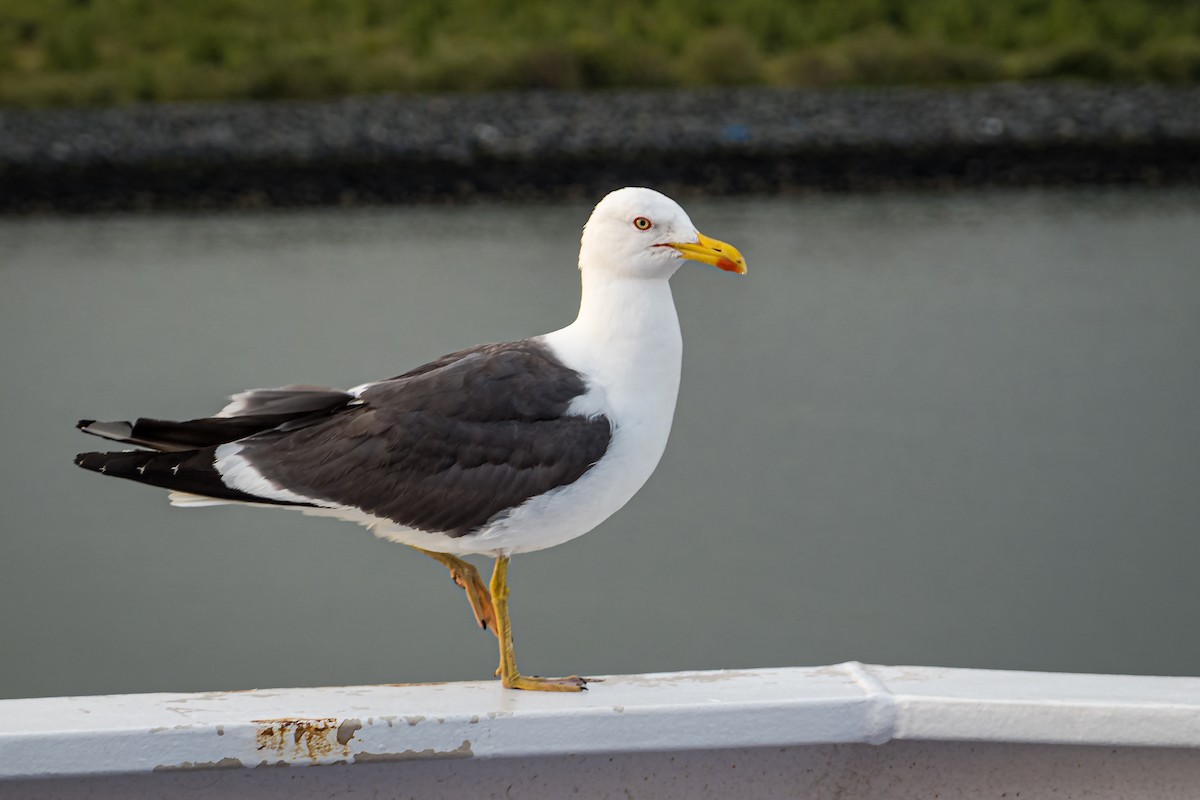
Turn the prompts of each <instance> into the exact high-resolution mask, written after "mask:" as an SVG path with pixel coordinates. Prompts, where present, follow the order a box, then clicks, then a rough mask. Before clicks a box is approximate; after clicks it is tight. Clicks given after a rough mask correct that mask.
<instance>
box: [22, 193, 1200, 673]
mask: <svg viewBox="0 0 1200 800" xmlns="http://www.w3.org/2000/svg"><path fill="white" fill-rule="evenodd" d="M686 205H687V207H688V209H689V211H690V213H691V216H692V218H693V220H694V221H695V222H696V223H697V225H698V226H699V227H700V229H701V230H702V231H704V232H706V233H708V234H710V235H712V236H716V237H718V238H722V239H725V240H727V241H730V242H732V243H734V244H736V245H738V246H739V247H741V248H742V250H743V252H744V253H745V254H746V256H747V258H748V260H749V264H750V275H749V276H748V277H747V278H745V279H739V278H736V277H735V276H731V275H727V274H724V273H720V272H718V271H716V270H713V269H710V268H705V267H702V266H699V265H692V266H688V267H685V268H684V269H683V270H681V272H680V274H678V275H677V276H676V277H675V279H674V281H673V283H674V287H675V295H676V302H677V304H678V306H679V314H680V318H681V320H682V323H683V327H684V341H685V364H684V374H683V386H682V390H681V395H680V402H679V408H678V411H677V414H676V421H675V428H674V431H673V434H672V439H671V443H670V445H669V447H668V450H667V454H666V456H665V457H664V459H663V462H662V464H661V465H660V466H659V469H658V472H657V473H656V474H655V475H654V477H653V478H652V479H651V481H650V482H649V484H648V485H647V486H646V487H645V489H644V490H643V491H642V492H641V493H640V494H639V495H638V496H637V497H636V498H635V499H634V500H633V501H632V502H631V503H630V504H629V505H628V506H627V507H626V508H625V509H624V510H622V511H621V512H620V513H618V514H617V515H616V516H614V517H613V518H612V519H611V520H609V521H608V522H607V523H605V524H604V525H603V526H601V527H600V528H599V529H597V530H596V531H594V532H592V533H590V534H588V535H587V536H585V537H583V538H582V539H578V540H576V541H574V542H571V543H569V544H567V545H564V546H562V547H559V548H555V549H552V550H548V551H543V552H540V553H534V554H530V555H526V556H521V557H518V558H517V559H516V560H515V562H514V564H513V568H512V572H511V579H512V586H513V598H512V606H513V619H514V626H515V630H516V634H517V639H518V642H517V655H518V659H519V661H520V663H521V665H522V666H523V668H524V669H525V670H527V671H529V672H532V673H538V674H564V673H571V672H578V673H581V674H593V675H596V674H605V673H619V672H645V671H659V670H676V669H705V668H721V667H760V666H772V665H795V664H819V663H829V662H837V661H843V660H847V659H858V660H862V661H869V662H880V663H901V664H903V663H910V664H935V665H946V666H969V667H992V668H1012V669H1037V670H1068V671H1089V672H1130V673H1162V674H1192V675H1195V674H1200V636H1198V635H1197V622H1196V620H1197V618H1198V616H1200V580H1198V579H1197V572H1198V565H1200V415H1198V414H1197V405H1198V398H1200V256H1197V253H1198V252H1200V192H1197V191H1194V190H1186V191H1169V192H1168V191H1162V192H1149V191H1104V192H1040V191H1033V192H1003V193H968V194H947V195H929V194H925V195H909V194H892V195H879V196H868V197H863V196H835V197H827V196H813V197H806V198H792V199H727V200H719V201H718V200H706V201H693V202H688V203H686ZM588 211H589V209H588V207H587V206H586V205H583V204H571V205H560V206H547V205H527V206H520V205H506V206H473V207H456V208H388V209H355V210H324V211H301V212H286V213H252V214H234V213H222V214H212V215H204V216H195V215H193V216H132V215H131V216H110V217H77V218H41V219H12V218H10V219H5V220H0V289H2V292H0V341H2V342H3V345H2V348H0V367H2V369H3V384H2V385H3V395H2V398H0V420H2V423H0V424H2V425H3V439H2V441H3V444H4V453H3V460H2V461H0V463H2V465H3V466H2V469H3V480H2V481H0V508H2V509H3V511H2V515H0V607H2V608H3V613H2V614H0V642H2V643H3V646H2V648H0V696H32V695H59V694H86V693H107V692H129V691H162V690H171V691H175V690H203V689H236V688H250V687H270V686H296V685H327V684H360V683H377V682H408V681H429V680H459V679H477V678H486V677H489V676H490V675H491V670H492V669H493V668H494V666H495V660H496V658H495V644H494V640H493V639H492V637H491V634H488V633H484V632H481V631H479V630H477V629H475V628H473V624H472V620H471V616H470V611H469V609H468V607H467V604H466V602H465V600H464V599H463V597H462V593H461V591H459V590H458V589H457V588H455V587H454V586H453V585H452V584H451V583H450V580H449V578H448V576H447V574H446V573H445V571H444V570H443V569H442V568H441V567H440V566H439V565H437V564H435V563H434V562H433V561H431V560H429V559H427V558H425V557H424V556H421V555H420V554H418V553H416V552H413V551H411V550H409V549H407V548H404V547H401V546H398V545H395V544H389V543H386V542H382V541H378V540H375V539H374V538H372V537H371V536H370V535H369V534H368V533H366V532H365V531H363V530H362V529H360V528H358V527H357V526H354V525H350V524H347V523H340V522H336V521H332V520H327V519H314V518H308V517H304V516H302V515H300V514H296V513H291V512H285V511H277V510H261V509H246V508H213V509H175V508H171V507H169V506H168V505H167V503H166V498H165V497H164V495H163V493H162V492H160V491H158V490H154V489H150V488H147V487H142V486H137V485H134V484H132V483H128V482H123V481H115V480H108V479H104V478H103V477H101V476H98V475H95V474H91V473H85V472H83V471H82V470H79V469H77V468H75V467H74V466H73V465H72V463H71V459H72V456H73V455H74V454H75V453H76V452H78V451H80V450H86V449H93V448H94V447H95V446H96V445H98V444H101V443H99V441H98V440H94V439H90V438H88V437H84V436H83V435H81V434H79V433H78V432H76V431H75V430H74V429H73V425H74V422H75V421H76V420H77V419H79V418H81V417H94V418H99V419H125V418H130V417H132V416H139V415H140V416H158V417H168V418H172V417H175V418H180V417H184V418H186V417H195V416H203V415H206V414H208V413H210V412H212V411H215V410H216V409H217V408H219V407H220V406H221V405H222V404H223V402H224V397H225V396H226V395H228V394H229V393H231V392H234V391H238V390H241V389H245V388H249V387H254V386H275V385H280V384H286V383H316V384H329V385H334V386H351V385H354V384H357V383H361V382H363V381H366V380H370V379H374V378H380V377H385V376H389V375H394V374H396V373H398V372H400V371H403V370H405V369H407V368H410V367H413V366H415V365H417V364H420V363H422V362H423V361H425V360H428V359H430V358H433V357H436V356H438V355H441V354H442V353H446V352H449V351H452V350H454V349H457V348H459V347H463V346H466V345H470V344H474V343H476V342H481V341H494V340H503V339H510V338H519V337H522V336H526V335H530V334H534V333H540V332H544V331H547V330H551V329H553V328H556V327H559V326H561V325H563V324H566V323H567V322H569V321H570V319H571V318H572V317H573V315H574V309H575V306H576V303H577V292H578V283H577V275H576V273H575V271H574V259H575V252H576V248H577V242H578V231H579V228H580V227H581V225H582V224H583V222H584V220H585V219H586V217H587V214H588ZM479 563H480V565H481V567H486V566H487V562H486V560H485V559H483V560H480V561H479Z"/></svg>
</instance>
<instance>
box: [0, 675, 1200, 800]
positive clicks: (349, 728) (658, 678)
mask: <svg viewBox="0 0 1200 800" xmlns="http://www.w3.org/2000/svg"><path fill="white" fill-rule="evenodd" d="M904 740H909V742H910V744H908V745H906V746H905V747H904V748H897V747H896V745H897V744H898V743H900V742H903V741H904ZM889 742H890V743H892V744H889V745H888V748H883V749H884V750H888V749H889V748H890V752H896V751H897V750H898V749H899V750H900V751H905V752H909V751H911V752H915V751H914V750H913V748H917V750H920V748H926V751H928V748H929V747H934V748H943V750H944V748H945V747H946V746H948V745H946V744H945V743H960V744H959V745H957V746H959V747H966V745H963V744H961V743H979V744H981V745H982V744H988V745H989V746H999V747H1000V751H1002V752H1009V751H1011V749H1012V748H1011V745H1012V744H1014V743H1019V744H1023V745H1025V746H1028V745H1093V746H1099V745H1103V746H1106V747H1108V748H1130V752H1134V751H1133V750H1132V748H1144V747H1153V748H1189V750H1185V751H1175V750H1172V751H1166V750H1164V751H1161V752H1163V753H1164V754H1166V753H1175V752H1182V753H1185V754H1188V755H1187V758H1188V759H1189V760H1187V761H1184V762H1179V764H1177V765H1176V766H1175V767H1172V769H1177V768H1184V767H1180V766H1179V765H1180V764H1191V765H1192V767H1195V768H1196V772H1195V778H1196V780H1197V781H1200V678H1182V677H1140V676H1118V675H1070V674H1060V673H1033V672H1003V671H988V670H963V669H945V668H936V667H881V666H868V665H863V664H858V663H856V662H850V663H846V664H840V665H835V666H828V667H808V668H786V669H761V670H747V671H724V672H689V673H672V674H659V675H627V676H616V677H610V678H606V679H605V681H604V682H603V683H597V684H594V685H593V687H592V689H591V690H590V691H588V692H585V693H582V694H578V695H563V694H540V693H524V692H514V691H507V690H504V689H502V688H500V686H499V685H498V684H497V683H495V682H490V681H489V682H472V683H456V684H426V685H397V686H360V687H337V688H322V689H277V690H257V691H249V692H209V693H203V694H144V695H115V696H103V697H58V698H41V699H28V700H4V701H0V796H2V795H3V793H4V791H5V789H6V787H8V788H9V789H14V790H15V788H16V787H17V786H22V787H26V788H27V787H29V786H39V785H40V786H43V787H45V788H49V787H50V786H51V785H61V786H65V785H66V784H60V783H57V782H53V781H51V782H46V781H34V782H33V783H28V782H27V781H26V780H23V779H31V778H44V779H45V778H60V779H61V778H76V779H78V778H81V777H83V776H98V775H113V776H125V777H122V778H120V781H123V783H121V784H120V785H121V786H122V787H124V788H122V789H121V790H120V792H116V793H115V794H114V795H112V796H120V794H122V793H123V794H125V795H128V794H129V792H130V791H131V789H130V788H129V787H130V786H136V785H139V784H137V780H136V776H139V775H141V776H143V777H148V776H152V775H154V774H155V773H159V774H160V777H161V773H163V772H171V773H172V774H173V775H177V774H178V772H181V771H182V772H195V771H206V770H212V769H228V770H233V771H237V772H249V770H241V769H240V768H250V767H261V766H278V765H284V766H304V765H314V764H326V765H327V764H348V765H364V764H374V765H379V764H392V765H393V766H395V767H396V768H399V767H398V766H396V765H400V764H401V763H403V764H404V767H403V768H404V769H405V770H406V771H407V772H408V773H411V772H412V770H414V769H416V767H414V762H427V763H430V764H432V763H433V762H438V761H440V760H445V761H446V762H447V763H449V762H450V761H454V762H457V763H459V764H462V763H464V762H466V761H470V762H471V763H472V764H473V766H471V767H469V768H466V767H462V768H457V767H456V768H455V770H457V771H456V772H454V774H457V775H476V774H481V775H486V774H490V773H496V774H500V773H504V772H505V771H510V770H512V769H515V767H514V766H513V765H514V764H515V763H517V762H516V761H513V759H516V760H518V761H520V762H521V763H528V762H537V763H541V764H543V765H546V764H551V763H557V764H559V765H560V768H561V767H562V765H564V764H568V763H571V764H579V763H583V762H586V761H588V760H589V759H590V760H591V763H594V764H600V763H623V764H627V765H628V764H630V763H643V762H644V763H657V761H661V760H662V759H664V758H667V757H668V754H669V757H670V758H672V759H676V758H678V759H681V761H680V763H684V762H685V761H686V762H688V763H692V764H694V767H693V770H692V772H693V773H695V774H699V772H702V771H703V769H701V768H702V767H703V766H704V765H706V764H708V765H711V764H715V763H719V762H720V761H721V760H722V759H727V758H730V757H734V754H741V755H737V756H736V757H737V758H739V759H741V760H742V762H743V763H750V762H755V763H758V762H763V763H764V764H765V763H767V762H771V759H772V758H773V757H772V756H769V755H768V754H769V753H771V752H774V753H791V754H793V755H791V756H789V757H788V759H787V763H788V764H792V765H793V766H792V767H791V768H798V767H797V766H796V765H798V764H801V763H808V761H807V760H809V759H811V757H812V754H813V753H817V752H828V753H843V755H844V753H845V752H850V751H845V746H849V745H867V744H870V745H879V744H884V743H889ZM920 743H925V744H920ZM831 747H832V748H833V750H830V748H831ZM1005 747H1008V748H1009V750H1004V748H1005ZM814 748H815V749H814ZM839 748H841V749H839ZM992 749H993V750H995V747H993V748H992ZM1052 749H1053V748H1052ZM1060 749H1061V748H1060ZM1084 749H1086V748H1084ZM1084 749H1080V750H1079V752H1083V750H1084ZM851 751H853V752H858V749H857V748H853V747H852V748H851ZM963 752H967V751H966V750H964V751H963ZM970 752H975V750H974V748H971V750H970ZM1096 752H1101V751H1099V749H1096ZM1103 752H1112V751H1111V750H1106V751H1103ZM1138 752H1151V753H1152V752H1154V751H1138ZM799 753H808V755H807V756H801V755H798V754H799ZM780 757H782V756H780ZM846 757H847V758H848V757H849V756H846ZM1081 757H1082V756H1081ZM830 758H833V756H830ZM839 758H840V756H839ZM856 758H860V756H856ZM1110 758H1111V756H1110ZM1158 758H1162V759H1168V760H1169V759H1170V758H1173V756H1171V757H1169V756H1167V755H1163V756H1159V757H1158ZM581 759H582V760H583V762H581V761H580V760H581ZM607 759H613V761H611V762H610V761H608V760H607ZM639 759H640V761H639ZM713 759H717V761H713ZM764 759H766V761H764ZM834 760H835V761H836V760H837V759H834ZM483 762H489V763H491V762H495V763H493V765H492V766H491V767H487V766H481V764H482V763H483ZM501 762H503V763H501ZM826 762H827V763H833V762H831V761H829V759H826ZM664 763H665V762H664ZM672 763H673V762H672ZM765 768H766V767H764V769H765ZM805 768H806V769H811V766H810V767H805ZM442 769H443V768H442V767H433V766H429V767H424V768H421V770H420V771H422V774H426V773H428V774H434V772H437V771H438V770H442ZM778 769H784V767H776V766H772V767H771V768H770V770H776V771H777V770H778ZM789 769H790V768H789ZM1185 769H1186V768H1185ZM479 770H484V772H483V773H479ZM431 771H432V772H431ZM489 771H490V772H489ZM551 771H553V770H551ZM1169 771H1170V770H1168V772H1169ZM259 772H262V771H261V770H260V771H259ZM268 772H278V773H281V774H289V773H290V774H291V779H292V780H293V781H294V779H295V773H292V771H291V770H272V771H268ZM303 772H304V773H308V772H309V771H308V770H304V771H303ZM316 772H323V771H321V770H318V771H316ZM355 772H356V770H354V769H350V770H348V771H347V773H342V772H341V771H339V772H338V773H337V774H339V775H342V774H349V773H355ZM785 773H786V770H785V772H782V773H779V774H780V775H784V774H785ZM208 774H210V775H211V774H212V773H208ZM369 774H370V775H374V774H376V773H374V772H371V771H370V770H367V771H364V772H362V776H363V779H364V780H366V779H367V776H368V775H369ZM406 774H407V773H406ZM547 774H548V773H547ZM1158 774H1167V773H1163V772H1161V770H1160V771H1159V773H1158ZM1189 774H1190V773H1189ZM710 777H711V776H710ZM793 777H794V778H795V779H796V780H799V776H793ZM93 780H94V779H93ZM181 780H182V779H181ZM239 780H240V779H239ZM263 780H268V779H265V778H264V779H263ZM306 780H314V781H327V780H332V778H321V779H317V778H315V777H313V778H311V779H306ZM439 780H443V779H441V778H439ZM6 781H8V782H7V783H6ZM16 781H20V783H16ZM130 781H132V783H130ZM255 781H257V782H258V783H261V781H258V779H255ZM177 783H178V782H177ZM258 783H256V784H255V785H258ZM268 783H270V781H269V780H268ZM367 783H370V781H367ZM80 785H83V784H80ZM88 785H94V784H88ZM114 785H115V784H114ZM149 785H150V784H148V783H147V784H146V788H147V789H148V788H149ZM155 785H156V787H157V788H156V791H164V785H163V784H161V783H159V784H155ZM175 785H176V784H172V786H175ZM239 785H243V786H246V787H249V786H250V783H246V782H243V783H241V784H239ZM266 785H267V784H262V787H265V786H266ZM683 785H684V784H680V786H683ZM706 785H708V784H706ZM293 786H295V784H294V783H293ZM262 787H260V788H262ZM177 788H182V787H181V785H180V786H177ZM226 788H229V787H226ZM262 790H263V791H265V789H262ZM22 791H25V789H23V790H22ZM114 792H115V790H114ZM254 794H255V795H256V796H258V795H261V794H262V791H259V790H255V792H254ZM14 796H16V795H14ZM47 796H58V795H47ZM63 796H67V795H66V794H64V795H63ZM847 796H853V795H847ZM862 796H869V795H867V794H864V795H862ZM1067 796H1070V795H1067ZM1197 796H1200V784H1198V785H1197Z"/></svg>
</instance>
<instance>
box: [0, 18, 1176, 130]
mask: <svg viewBox="0 0 1200 800" xmlns="http://www.w3.org/2000/svg"><path fill="white" fill-rule="evenodd" d="M1029 78H1077V79H1086V80H1095V81H1159V82H1168V83H1198V82H1200V2H1196V1H1195V0H794V1H793V2H786V1H785V0H737V2H733V1H732V0H641V2H632V1H631V0H615V1H614V2H609V3H607V4H593V5H590V6H588V7H586V8H585V7H584V4H574V3H549V2H541V3H535V2H521V1H520V0H507V2H506V1H504V0H497V1H496V2H492V0H409V2H401V1H399V0H3V2H2V3H0V105H7V106H47V105H108V104H115V103H129V102H136V101H151V100H207V99H233V98H317V97H334V96H341V95H347V94H360V93H370V92H397V91H398V92H412V91H481V90H492V89H515V88H609V87H623V86H713V85H734V84H770V85H781V86H844V85H881V84H956V83H970V82H981V81H993V80H1022V79H1029Z"/></svg>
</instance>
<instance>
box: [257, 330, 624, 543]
mask: <svg viewBox="0 0 1200 800" xmlns="http://www.w3.org/2000/svg"><path fill="white" fill-rule="evenodd" d="M586 390H587V386H586V384H585V382H584V380H583V378H582V376H580V375H579V373H577V372H575V371H574V370H571V369H569V368H567V367H566V366H564V365H563V364H562V363H561V362H559V361H558V360H557V359H556V358H555V357H554V355H553V354H552V353H551V352H550V351H549V350H548V349H547V348H546V347H545V346H544V345H542V344H541V343H539V342H536V341H530V340H526V341H521V342H512V343H505V344H493V345H483V346H481V347H474V348H471V349H469V350H463V351H460V352H458V353H453V354H451V355H449V356H445V357H443V358H441V359H438V360H437V361H434V362H431V363H430V364H427V365H425V366H423V367H420V368H418V369H416V370H413V371H411V372H408V373H405V374H404V375H401V376H399V377H397V378H393V379H391V380H387V381H382V382H380V383H376V384H373V385H371V386H370V387H368V388H367V389H366V390H364V391H363V392H362V393H361V394H360V396H359V398H360V400H361V403H359V404H352V405H350V406H348V407H346V408H345V409H343V410H341V411H338V412H336V413H334V414H333V415H331V416H328V417H325V418H322V419H317V420H313V419H312V418H308V419H306V420H305V422H306V423H307V424H306V425H305V426H304V427H301V428H299V429H296V430H277V431H268V432H265V433H261V434H257V435H255V436H252V437H250V438H248V439H245V440H243V442H242V451H241V454H242V455H243V456H244V457H245V458H246V459H247V460H248V461H249V462H250V464H251V465H253V466H254V467H255V469H257V470H258V471H259V472H260V473H261V474H262V475H263V476H264V477H265V478H267V479H268V480H269V481H271V482H272V483H274V484H276V485H277V486H281V487H285V488H287V489H289V490H290V491H293V492H296V493H297V494H300V495H303V496H305V497H311V498H316V499H319V500H323V501H329V502H333V503H338V504H341V505H347V506H353V507H357V508H360V509H362V510H363V511H366V512H368V513H370V514H374V515H376V516H379V517H384V518H386V519H390V520H392V521H394V522H396V523H399V524H401V525H405V526H408V527H413V528H419V529H421V530H427V531H440V532H444V533H447V534H450V535H452V536H463V535H465V534H468V533H470V532H472V531H474V530H477V529H478V528H479V527H480V526H481V525H483V524H484V523H485V522H487V521H488V520H489V519H491V518H493V517H494V516H496V515H497V514H500V513H503V512H504V511H506V510H508V509H511V508H515V507H516V506H519V505H521V504H522V503H523V502H525V501H526V500H528V499H529V498H531V497H536V496H538V495H541V494H544V493H546V492H548V491H550V490H552V489H554V488H556V487H559V486H564V485H566V484H569V483H572V482H573V481H575V480H577V479H578V478H579V477H580V476H582V475H583V474H584V473H585V472H587V470H588V469H589V468H591V466H592V465H593V464H595V463H596V462H597V461H599V460H600V458H601V456H603V455H604V453H605V451H606V450H607V448H608V443H609V440H610V438H611V435H612V429H611V425H610V423H609V421H608V419H606V418H604V417H595V418H588V417H582V416H577V415H567V413H566V411H567V408H568V407H569V406H570V404H571V401H572V400H573V399H575V398H576V397H578V396H579V395H581V394H583V393H584V392H585V391H586Z"/></svg>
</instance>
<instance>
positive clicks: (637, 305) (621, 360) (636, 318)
mask: <svg viewBox="0 0 1200 800" xmlns="http://www.w3.org/2000/svg"><path fill="white" fill-rule="evenodd" d="M545 340H546V342H547V343H548V344H550V345H551V346H552V347H553V348H554V349H555V351H556V353H557V354H558V356H559V357H560V358H561V359H562V360H563V362H564V363H565V364H566V365H567V366H569V367H571V368H572V369H574V370H577V371H579V372H581V373H583V374H584V375H586V376H587V377H588V380H589V383H590V384H591V385H592V386H593V387H594V388H596V389H600V390H602V391H603V393H604V394H605V395H606V399H607V403H608V405H609V406H610V407H611V408H613V409H614V410H621V409H627V408H630V407H634V406H640V407H642V408H646V407H647V406H650V405H652V406H654V407H655V408H656V410H657V412H658V413H656V414H655V416H661V415H662V414H664V413H665V415H666V422H667V424H668V425H669V423H670V417H671V415H672V414H673V413H674V410H675V397H676V395H677V393H678V391H679V367H680V362H681V360H682V354H683V342H682V338H681V336H680V333H679V318H678V316H676V313H675V302H674V300H673V298H672V297H671V286H670V284H669V283H668V282H667V280H666V279H665V278H662V279H648V278H630V277H625V276H620V275H614V274H612V273H611V272H607V271H605V270H598V269H597V270H588V269H584V270H582V295H581V299H580V304H579V316H578V317H577V318H576V319H575V321H574V322H573V323H571V324H570V325H568V326H567V327H565V328H562V329H561V330H557V331H555V332H554V333H551V334H547V335H546V337H545Z"/></svg>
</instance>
